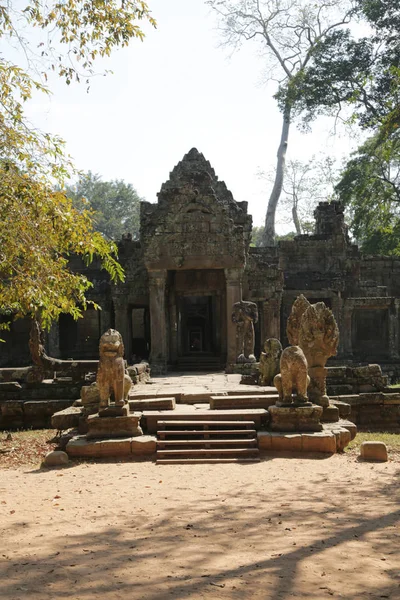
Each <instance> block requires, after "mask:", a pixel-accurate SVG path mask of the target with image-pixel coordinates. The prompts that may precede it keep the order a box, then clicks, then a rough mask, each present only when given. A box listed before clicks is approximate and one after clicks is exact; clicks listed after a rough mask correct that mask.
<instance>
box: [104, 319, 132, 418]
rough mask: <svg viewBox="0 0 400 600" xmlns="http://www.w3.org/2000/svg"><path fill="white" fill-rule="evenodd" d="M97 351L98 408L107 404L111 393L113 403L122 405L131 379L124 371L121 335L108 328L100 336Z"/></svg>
mask: <svg viewBox="0 0 400 600" xmlns="http://www.w3.org/2000/svg"><path fill="white" fill-rule="evenodd" d="M99 353H100V360H99V367H98V370H97V377H96V382H97V386H98V388H99V394H100V408H106V407H107V406H108V405H109V403H110V398H111V394H113V396H114V402H115V405H116V406H123V405H124V404H125V401H126V399H127V397H128V392H129V390H130V387H131V385H132V380H131V378H130V377H129V375H127V374H126V373H125V361H124V343H123V341H122V335H121V334H120V333H119V332H118V331H116V330H115V329H108V331H106V332H105V333H103V335H102V336H101V338H100V345H99Z"/></svg>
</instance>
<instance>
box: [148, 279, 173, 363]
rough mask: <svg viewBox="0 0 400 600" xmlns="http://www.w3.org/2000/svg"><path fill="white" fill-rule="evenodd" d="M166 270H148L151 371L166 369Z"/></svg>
mask: <svg viewBox="0 0 400 600" xmlns="http://www.w3.org/2000/svg"><path fill="white" fill-rule="evenodd" d="M166 281H167V271H166V270H162V271H149V292H150V328H151V353H150V363H151V368H152V371H153V373H155V374H156V373H161V374H162V373H165V372H166V371H167V360H168V353H167V348H168V344H167V334H168V332H167V315H166V306H165V292H166Z"/></svg>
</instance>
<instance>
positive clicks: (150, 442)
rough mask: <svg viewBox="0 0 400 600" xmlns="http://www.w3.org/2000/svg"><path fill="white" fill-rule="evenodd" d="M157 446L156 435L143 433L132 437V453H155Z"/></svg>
mask: <svg viewBox="0 0 400 600" xmlns="http://www.w3.org/2000/svg"><path fill="white" fill-rule="evenodd" d="M156 447H157V438H156V436H154V435H142V436H140V437H136V438H132V441H131V452H132V454H140V455H142V454H154V452H155V451H156Z"/></svg>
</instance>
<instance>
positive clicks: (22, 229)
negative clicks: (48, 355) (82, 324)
mask: <svg viewBox="0 0 400 600" xmlns="http://www.w3.org/2000/svg"><path fill="white" fill-rule="evenodd" d="M144 20H146V21H148V22H150V23H151V24H152V25H155V21H154V19H153V18H152V17H151V14H150V12H149V9H148V7H147V5H146V3H145V2H142V1H140V0H96V2H87V1H86V0H63V2H59V1H57V0H46V1H45V0H43V1H42V0H25V2H24V3H17V2H2V3H1V4H0V38H1V41H2V44H3V48H4V47H5V46H6V45H7V43H8V44H10V45H11V46H12V48H13V52H12V53H10V54H11V55H15V48H19V50H20V54H19V55H18V56H19V57H20V58H21V63H20V64H15V63H13V62H11V61H10V60H6V59H5V58H4V54H3V55H2V56H0V273H1V279H0V311H1V312H3V313H4V312H10V311H11V312H12V313H13V314H14V315H17V316H22V315H26V314H30V315H32V316H35V317H39V318H40V319H41V321H42V323H43V324H44V325H45V326H49V325H50V323H51V321H52V320H54V319H56V318H57V317H58V315H59V314H60V313H61V312H68V313H70V314H72V315H73V316H74V317H78V316H79V315H80V308H79V305H81V306H82V305H83V307H84V306H85V303H86V300H85V291H86V290H87V289H88V287H90V283H89V282H88V281H87V279H86V278H85V277H83V276H81V275H77V274H74V273H72V272H71V271H70V270H69V269H68V255H69V254H70V253H78V254H80V255H82V257H83V258H84V259H85V260H86V261H87V262H90V261H91V260H92V259H93V258H94V257H95V256H98V257H99V258H100V259H101V261H102V264H103V266H104V268H105V269H107V270H108V271H109V273H110V275H111V277H112V278H113V279H118V278H122V277H123V272H122V269H121V267H120V266H119V264H118V263H117V261H116V246H115V245H114V244H110V243H108V242H106V241H105V239H104V237H103V236H102V235H100V234H99V233H97V234H96V233H95V232H94V231H93V223H92V213H91V211H88V210H86V211H82V212H79V211H78V210H76V209H74V207H73V206H72V202H71V201H70V200H68V199H67V197H66V196H65V194H64V193H63V192H54V186H55V185H56V186H57V187H58V188H60V189H62V188H63V185H64V182H65V178H66V177H67V176H68V175H70V174H71V172H73V167H72V164H71V162H70V160H69V159H68V157H66V156H65V154H64V145H63V142H62V140H60V139H59V138H58V137H57V136H50V135H49V134H47V133H43V132H40V131H38V130H36V129H35V128H33V127H32V126H31V125H30V123H29V122H28V121H27V119H26V118H25V114H24V107H25V103H26V102H28V101H29V99H30V98H31V97H32V94H33V92H34V91H41V92H43V93H45V94H49V93H50V90H49V89H48V87H46V81H47V78H48V73H49V72H54V73H56V74H57V75H58V76H60V77H61V78H63V79H64V80H65V82H66V83H67V84H70V83H71V82H72V81H77V82H79V81H80V80H82V79H84V80H86V82H87V84H89V78H90V75H91V74H92V73H93V69H94V63H95V61H96V59H97V58H99V57H103V56H108V55H109V54H110V53H111V52H112V50H113V49H115V48H117V47H123V46H126V45H127V44H128V43H129V42H130V40H132V39H133V38H139V39H141V38H143V31H142V29H141V28H140V26H139V25H140V22H141V21H144ZM32 30H33V32H34V34H35V35H34V36H33V37H31V36H30V33H32ZM30 39H34V43H30V42H29V40H30ZM3 51H4V50H3Z"/></svg>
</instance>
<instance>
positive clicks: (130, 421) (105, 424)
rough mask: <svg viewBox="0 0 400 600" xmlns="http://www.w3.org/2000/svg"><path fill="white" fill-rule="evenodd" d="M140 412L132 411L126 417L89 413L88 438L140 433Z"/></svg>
mask: <svg viewBox="0 0 400 600" xmlns="http://www.w3.org/2000/svg"><path fill="white" fill-rule="evenodd" d="M141 416H142V413H132V414H131V415H129V416H127V417H99V415H91V416H90V417H88V419H87V425H88V433H87V438H88V439H94V438H121V437H133V436H137V435H142V434H143V431H142V429H141V427H139V421H140V418H141Z"/></svg>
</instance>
